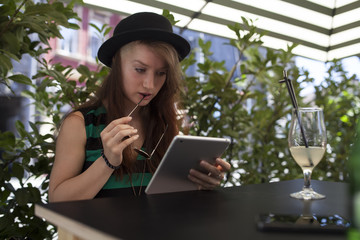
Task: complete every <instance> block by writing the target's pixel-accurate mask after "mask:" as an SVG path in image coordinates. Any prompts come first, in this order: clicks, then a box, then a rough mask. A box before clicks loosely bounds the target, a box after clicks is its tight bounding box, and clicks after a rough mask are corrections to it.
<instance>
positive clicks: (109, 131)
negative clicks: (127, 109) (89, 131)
mask: <svg viewBox="0 0 360 240" xmlns="http://www.w3.org/2000/svg"><path fill="white" fill-rule="evenodd" d="M131 119H132V118H131V117H123V118H119V119H115V120H113V121H112V122H111V123H110V124H109V125H108V126H106V127H105V128H104V130H103V131H102V132H101V133H100V136H101V141H102V144H103V148H104V154H105V156H106V158H107V159H108V160H109V162H110V163H111V164H112V165H114V166H119V165H120V164H121V163H122V161H123V154H122V153H123V150H124V149H125V148H126V147H127V146H129V145H130V144H132V143H133V142H135V141H136V139H138V138H139V135H138V134H137V132H138V131H137V129H135V128H134V127H132V126H130V125H129V122H130V121H131Z"/></svg>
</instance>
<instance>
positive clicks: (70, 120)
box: [59, 111, 86, 140]
mask: <svg viewBox="0 0 360 240" xmlns="http://www.w3.org/2000/svg"><path fill="white" fill-rule="evenodd" d="M64 135H65V136H66V137H65V138H66V139H67V140H70V139H69V138H73V139H76V140H79V139H84V138H86V132H85V122H84V116H83V115H82V113H81V112H79V111H76V112H72V113H70V114H69V115H68V116H67V117H66V118H65V120H64V121H63V123H62V124H61V127H60V132H59V138H62V137H64Z"/></svg>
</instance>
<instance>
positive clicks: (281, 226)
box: [256, 213, 350, 233]
mask: <svg viewBox="0 0 360 240" xmlns="http://www.w3.org/2000/svg"><path fill="white" fill-rule="evenodd" d="M256 224H257V228H258V229H259V230H261V231H296V232H332V233H345V232H346V230H347V228H349V227H350V221H348V220H347V219H345V218H343V217H342V216H340V215H336V214H335V215H329V216H317V215H309V216H304V215H288V214H274V213H269V214H260V215H259V216H257V219H256Z"/></svg>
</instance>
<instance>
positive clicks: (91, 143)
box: [79, 106, 152, 198]
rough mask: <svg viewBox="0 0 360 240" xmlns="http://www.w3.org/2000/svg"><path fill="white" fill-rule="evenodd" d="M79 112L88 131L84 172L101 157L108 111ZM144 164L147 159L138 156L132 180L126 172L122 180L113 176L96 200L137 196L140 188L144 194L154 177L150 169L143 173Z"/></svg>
mask: <svg viewBox="0 0 360 240" xmlns="http://www.w3.org/2000/svg"><path fill="white" fill-rule="evenodd" d="M79 111H80V112H81V113H82V114H83V116H84V119H85V130H86V146H85V162H84V166H83V169H82V172H84V171H85V170H86V169H88V168H89V167H90V166H91V164H93V162H95V160H97V159H98V158H99V157H100V156H101V151H102V150H103V145H102V142H101V138H100V133H101V131H102V130H103V129H104V128H105V127H106V109H105V107H104V106H100V107H88V108H83V109H80V110H79ZM144 162H145V158H144V157H143V156H141V155H138V156H137V159H136V163H135V164H136V169H138V170H137V172H133V173H132V177H131V179H130V178H129V175H128V174H127V173H126V170H125V171H123V177H122V179H120V177H118V176H115V175H114V174H112V175H111V176H110V178H109V180H108V181H107V182H106V184H105V185H104V186H103V188H102V189H101V190H100V192H99V193H98V194H97V195H96V196H95V198H97V197H110V196H119V195H133V194H134V191H135V192H136V195H137V194H138V192H139V189H140V186H142V187H141V188H142V192H143V191H144V190H145V188H146V186H147V185H148V184H149V182H150V179H151V177H152V174H151V173H150V172H149V171H148V169H146V170H145V173H143V166H144ZM142 177H143V180H142ZM141 180H142V184H141Z"/></svg>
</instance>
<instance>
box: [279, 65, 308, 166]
mask: <svg viewBox="0 0 360 240" xmlns="http://www.w3.org/2000/svg"><path fill="white" fill-rule="evenodd" d="M283 75H284V79H282V80H280V81H279V82H280V83H284V82H285V83H286V87H287V89H288V92H289V95H290V98H291V102H292V105H293V107H294V109H295V115H296V117H297V120H298V122H299V127H300V132H301V135H302V137H303V139H304V143H305V147H306V148H309V144H308V141H307V139H306V137H305V132H304V128H303V126H302V124H301V119H300V114H299V106H298V103H297V100H296V95H295V91H294V86H293V85H292V82H291V81H290V79H289V78H288V77H287V72H286V70H284V71H283ZM309 162H310V166H314V163H313V161H312V160H311V158H310V157H309Z"/></svg>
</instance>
